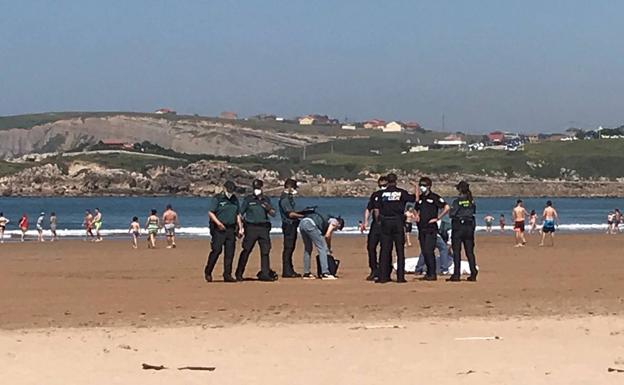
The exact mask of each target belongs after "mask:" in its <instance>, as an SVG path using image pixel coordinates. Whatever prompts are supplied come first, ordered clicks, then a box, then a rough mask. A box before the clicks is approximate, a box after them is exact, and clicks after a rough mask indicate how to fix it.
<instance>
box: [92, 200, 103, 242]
mask: <svg viewBox="0 0 624 385" xmlns="http://www.w3.org/2000/svg"><path fill="white" fill-rule="evenodd" d="M93 212H94V213H95V215H93V227H94V228H95V242H102V234H100V229H101V228H102V213H101V212H100V209H98V208H96V209H95V210H94V211H93Z"/></svg>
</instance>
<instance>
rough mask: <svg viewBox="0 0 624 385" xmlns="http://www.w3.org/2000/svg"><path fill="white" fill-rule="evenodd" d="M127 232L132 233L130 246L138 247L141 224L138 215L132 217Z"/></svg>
mask: <svg viewBox="0 0 624 385" xmlns="http://www.w3.org/2000/svg"><path fill="white" fill-rule="evenodd" d="M128 232H129V233H130V234H131V235H132V248H133V249H137V248H138V247H139V235H141V224H140V223H139V218H138V217H132V222H130V227H129V228H128Z"/></svg>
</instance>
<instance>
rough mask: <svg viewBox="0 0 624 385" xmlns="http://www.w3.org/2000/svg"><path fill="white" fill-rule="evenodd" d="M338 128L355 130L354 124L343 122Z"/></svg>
mask: <svg viewBox="0 0 624 385" xmlns="http://www.w3.org/2000/svg"><path fill="white" fill-rule="evenodd" d="M340 128H342V129H343V130H349V131H355V129H356V127H355V125H354V124H343V125H342V126H341V127H340Z"/></svg>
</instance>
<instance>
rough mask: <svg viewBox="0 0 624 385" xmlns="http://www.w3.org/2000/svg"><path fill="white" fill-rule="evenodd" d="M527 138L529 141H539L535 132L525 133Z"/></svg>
mask: <svg viewBox="0 0 624 385" xmlns="http://www.w3.org/2000/svg"><path fill="white" fill-rule="evenodd" d="M527 140H528V141H529V143H539V142H540V138H539V135H535V134H531V135H527Z"/></svg>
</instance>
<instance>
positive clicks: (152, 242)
mask: <svg viewBox="0 0 624 385" xmlns="http://www.w3.org/2000/svg"><path fill="white" fill-rule="evenodd" d="M157 213H158V212H157V211H156V209H152V210H151V211H150V215H149V216H148V217H147V221H146V222H145V230H147V248H148V249H155V248H156V235H158V230H160V218H158V215H156V214H157Z"/></svg>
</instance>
